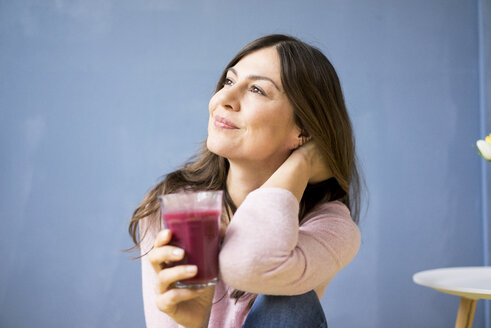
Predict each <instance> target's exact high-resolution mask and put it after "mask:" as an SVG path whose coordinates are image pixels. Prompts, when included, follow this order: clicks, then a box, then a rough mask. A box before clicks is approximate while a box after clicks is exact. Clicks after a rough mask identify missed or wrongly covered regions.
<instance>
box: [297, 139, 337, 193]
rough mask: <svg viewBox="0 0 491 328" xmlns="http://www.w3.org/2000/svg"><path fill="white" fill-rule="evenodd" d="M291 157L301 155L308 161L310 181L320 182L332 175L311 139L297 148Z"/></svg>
mask: <svg viewBox="0 0 491 328" xmlns="http://www.w3.org/2000/svg"><path fill="white" fill-rule="evenodd" d="M290 157H301V159H303V160H304V161H306V163H307V167H308V173H309V174H308V175H309V183H318V182H321V181H324V180H327V179H329V178H331V177H332V172H331V170H330V169H329V168H328V167H327V165H326V162H325V160H324V158H323V157H322V154H321V152H320V150H319V148H318V147H317V145H316V144H315V143H314V142H313V141H309V142H307V143H305V144H304V145H302V146H300V147H298V148H297V149H295V150H294V151H293V152H292V153H291V155H290ZM301 159H298V160H301Z"/></svg>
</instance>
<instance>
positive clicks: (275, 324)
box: [242, 291, 327, 328]
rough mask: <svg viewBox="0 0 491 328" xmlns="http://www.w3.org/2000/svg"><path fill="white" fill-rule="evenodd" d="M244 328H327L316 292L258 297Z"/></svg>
mask: <svg viewBox="0 0 491 328" xmlns="http://www.w3.org/2000/svg"><path fill="white" fill-rule="evenodd" d="M242 328H327V321H326V317H325V315H324V311H323V310H322V306H321V303H320V302H319V299H318V298H317V294H316V293H315V292H314V291H310V292H308V293H305V294H302V295H295V296H271V295H258V296H257V298H256V300H255V302H254V305H253V306H252V308H251V311H250V312H249V314H248V315H247V318H246V321H245V323H244V325H243V326H242Z"/></svg>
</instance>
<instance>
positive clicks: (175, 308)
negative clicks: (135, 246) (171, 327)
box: [148, 229, 215, 327]
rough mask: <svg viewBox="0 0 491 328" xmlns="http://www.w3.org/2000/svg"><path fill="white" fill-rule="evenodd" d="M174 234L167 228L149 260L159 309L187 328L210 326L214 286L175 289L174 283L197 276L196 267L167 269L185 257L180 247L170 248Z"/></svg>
mask: <svg viewBox="0 0 491 328" xmlns="http://www.w3.org/2000/svg"><path fill="white" fill-rule="evenodd" d="M170 240H171V231H170V230H168V229H164V230H162V231H160V232H159V234H158V235H157V238H155V243H154V248H153V249H152V250H151V251H150V252H149V253H148V259H149V261H150V263H151V264H152V266H153V269H154V270H155V273H156V274H157V286H156V293H157V301H156V303H157V307H158V308H159V310H160V311H162V312H164V313H166V314H167V315H169V316H170V317H171V318H172V319H173V320H174V321H175V322H176V323H178V324H179V325H182V326H184V327H207V325H208V319H209V315H210V311H211V304H212V300H213V293H214V291H215V288H214V287H207V288H201V289H186V288H183V289H181V288H172V285H173V283H175V282H176V281H179V280H183V279H189V278H192V277H194V276H195V275H196V274H197V272H198V271H197V267H196V266H195V265H178V266H173V267H166V265H168V264H169V263H170V262H177V261H180V260H182V258H183V257H184V251H183V250H182V249H181V248H178V247H175V246H170V245H167V244H168V243H169V242H170Z"/></svg>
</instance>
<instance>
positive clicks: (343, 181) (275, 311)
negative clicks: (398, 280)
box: [130, 35, 360, 328]
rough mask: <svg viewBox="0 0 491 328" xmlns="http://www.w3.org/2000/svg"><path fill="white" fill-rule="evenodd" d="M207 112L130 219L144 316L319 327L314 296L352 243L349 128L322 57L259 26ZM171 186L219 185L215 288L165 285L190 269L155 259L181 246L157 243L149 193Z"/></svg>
mask: <svg viewBox="0 0 491 328" xmlns="http://www.w3.org/2000/svg"><path fill="white" fill-rule="evenodd" d="M209 112H210V118H209V124H208V138H207V142H206V146H205V147H203V150H202V151H201V153H200V154H199V155H198V156H197V157H196V158H195V159H194V160H192V161H191V162H189V163H187V164H185V165H184V166H183V168H182V169H180V170H177V171H175V172H172V173H170V174H168V175H167V176H166V177H165V179H164V180H163V181H162V182H161V183H160V184H158V185H157V186H155V187H154V188H153V189H152V190H151V191H150V192H149V193H148V195H147V196H146V197H145V199H144V200H143V202H142V203H141V204H140V206H139V207H138V208H137V209H136V210H135V212H134V214H133V218H132V220H131V223H130V234H131V236H132V237H133V240H134V242H135V243H136V244H137V245H139V246H140V248H141V251H142V255H143V256H142V278H143V294H144V305H145V317H146V321H147V327H177V326H178V325H180V326H183V327H206V326H209V327H227V328H228V327H241V326H243V325H244V326H245V327H325V326H326V323H325V317H324V314H323V312H322V307H321V306H320V302H319V299H320V298H321V297H322V296H323V294H324V291H325V288H326V287H327V285H328V283H329V281H330V280H331V279H332V278H333V277H334V276H335V275H336V273H337V272H338V271H339V270H341V269H342V268H343V267H344V266H346V265H347V264H348V263H349V262H350V261H351V260H352V259H353V258H354V256H355V255H356V253H357V252H358V248H359V245H360V233H359V230H358V227H357V225H356V223H357V222H358V212H359V211H358V208H359V180H358V179H359V178H358V173H357V168H356V161H355V152H354V139H353V134H352V129H351V123H350V119H349V117H348V114H347V111H346V107H345V104H344V99H343V95H342V91H341V87H340V83H339V80H338V78H337V75H336V72H335V71H334V68H333V67H332V65H331V64H330V62H329V61H328V60H327V58H326V57H325V56H324V55H323V54H322V53H321V52H320V51H319V50H317V49H315V48H313V47H311V46H309V45H307V44H305V43H303V42H301V41H300V40H298V39H295V38H293V37H289V36H285V35H268V36H264V37H262V38H259V39H257V40H255V41H253V42H251V43H250V44H248V45H246V46H245V47H244V48H243V49H242V50H241V51H240V52H239V53H238V54H237V55H236V56H235V58H233V59H232V61H231V62H230V63H229V64H228V65H227V67H226V69H225V70H224V72H223V74H222V76H221V77H220V80H219V82H218V85H217V87H216V91H215V94H214V95H213V96H212V98H211V100H210V103H209ZM182 189H192V190H224V194H225V197H224V204H223V206H224V211H223V213H224V215H223V216H222V226H224V227H226V230H225V229H224V231H223V234H224V239H223V244H222V246H221V250H220V254H219V263H220V265H219V266H220V268H219V270H220V275H219V276H220V279H219V282H218V284H217V285H216V286H215V287H208V288H204V289H200V290H193V289H175V288H172V284H173V283H174V282H176V281H178V280H182V279H186V278H190V277H193V276H194V275H196V272H197V271H196V270H197V269H196V267H195V266H191V265H179V266H174V267H169V265H167V264H168V263H170V262H173V261H179V260H180V259H182V257H183V256H184V252H183V250H182V249H179V248H177V247H174V246H170V245H168V243H169V241H170V239H171V238H172V236H171V233H170V231H169V230H165V229H164V230H161V224H160V221H161V219H160V211H159V204H158V201H157V196H158V195H160V194H167V193H172V192H176V191H179V190H182ZM350 211H351V212H350ZM138 228H139V232H140V234H139V235H138V234H137V231H138ZM251 306H252V308H251ZM307 311H308V312H307Z"/></svg>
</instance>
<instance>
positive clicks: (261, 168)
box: [227, 161, 281, 207]
mask: <svg viewBox="0 0 491 328" xmlns="http://www.w3.org/2000/svg"><path fill="white" fill-rule="evenodd" d="M229 164H230V167H229V170H228V175H227V190H228V193H229V195H230V197H231V198H232V201H233V202H234V204H235V205H236V206H237V207H239V206H240V204H242V202H243V201H244V199H245V198H246V196H247V195H248V194H249V193H250V192H251V191H253V190H255V189H257V188H259V187H261V186H262V185H263V184H264V183H265V182H266V181H267V180H268V179H269V177H271V175H272V174H273V173H274V172H275V171H276V169H277V168H278V167H279V166H280V165H281V163H278V164H274V165H265V164H259V165H251V164H250V163H248V164H243V163H237V162H234V161H229Z"/></svg>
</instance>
